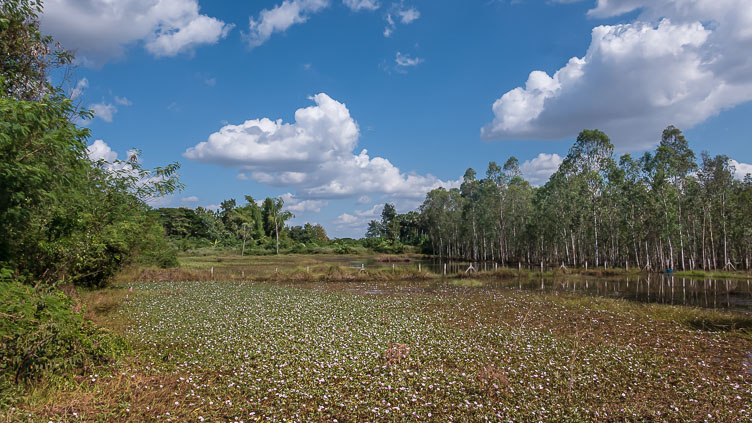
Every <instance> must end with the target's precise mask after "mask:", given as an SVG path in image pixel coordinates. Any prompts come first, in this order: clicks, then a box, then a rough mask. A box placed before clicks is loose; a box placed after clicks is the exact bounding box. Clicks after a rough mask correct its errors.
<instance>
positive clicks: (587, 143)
mask: <svg viewBox="0 0 752 423" xmlns="http://www.w3.org/2000/svg"><path fill="white" fill-rule="evenodd" d="M734 171H735V169H734V168H733V163H732V161H731V160H730V159H729V158H728V157H727V156H724V155H719V156H715V157H711V156H709V155H708V154H707V153H703V154H701V158H700V161H699V163H697V162H696V161H695V154H694V152H693V151H692V150H691V149H690V148H689V144H688V142H687V140H686V139H685V138H684V136H683V135H682V133H681V131H680V130H679V129H677V128H675V127H673V126H669V127H667V128H666V130H664V131H663V133H662V137H661V142H660V145H659V146H658V148H657V149H656V151H655V152H648V153H645V155H643V156H642V157H641V158H639V159H634V158H632V157H631V156H629V155H623V156H622V157H620V158H619V159H618V162H617V161H616V160H615V158H614V157H613V145H612V144H611V142H610V140H609V138H608V136H607V135H606V134H604V133H603V132H601V131H598V130H584V131H582V132H581V133H580V135H579V136H578V137H577V141H576V142H575V144H574V145H573V146H572V148H571V149H570V150H569V154H568V155H567V157H566V158H565V159H564V161H563V163H562V164H561V165H560V166H559V168H558V170H557V171H556V172H554V174H553V175H551V177H550V179H549V181H548V182H547V183H546V184H545V185H543V186H541V187H532V186H531V185H530V184H529V183H528V182H526V181H525V180H524V179H523V178H522V177H521V172H520V168H519V161H518V160H517V159H516V158H514V157H512V158H510V159H509V160H508V161H507V162H506V164H505V165H504V166H503V167H500V166H499V165H498V164H496V162H491V163H489V166H488V171H487V173H486V178H484V179H481V180H477V179H476V178H475V176H476V174H475V171H473V170H472V169H468V171H467V172H466V173H465V177H464V179H463V183H462V185H461V186H460V189H459V190H458V189H451V190H446V189H444V188H438V189H435V190H433V191H431V192H429V193H428V194H427V195H426V199H425V201H424V203H423V205H422V206H421V208H420V215H419V216H418V217H417V218H416V219H412V218H411V219H410V220H411V221H413V222H415V223H411V224H410V225H407V227H413V228H417V232H413V238H412V239H413V240H416V241H417V242H416V241H412V242H411V243H413V245H415V244H418V245H420V243H421V239H424V240H425V241H422V242H423V245H424V246H425V247H427V248H426V249H425V250H424V251H427V252H430V253H433V254H438V255H441V256H448V257H456V258H466V259H471V260H494V261H499V262H501V263H509V262H511V263H515V264H516V263H517V262H521V263H527V264H536V265H538V264H540V263H541V262H545V263H546V264H547V266H552V265H555V266H558V265H560V264H561V263H567V264H568V265H574V266H579V267H585V265H588V266H591V267H592V266H599V267H600V266H603V265H604V264H605V265H606V266H608V267H616V266H620V267H622V266H625V265H629V267H630V268H635V267H636V268H641V269H643V270H645V269H647V270H659V269H666V268H672V269H686V270H689V269H705V270H715V269H718V270H720V269H725V270H729V269H733V268H736V269H745V270H750V269H751V268H752V215H751V213H752V212H751V211H752V176H751V177H748V178H747V179H745V180H744V181H739V180H737V179H735V178H734ZM402 216H405V215H400V216H397V219H395V220H399V219H400V218H401V217H402ZM372 224H373V225H372V226H369V235H374V236H376V237H378V236H384V235H385V229H384V226H383V224H382V222H376V221H373V222H372ZM371 229H373V230H372V231H371ZM371 232H373V234H372V233H371ZM422 237H424V238H422ZM405 239H407V238H406V237H405V234H404V232H401V233H400V240H401V241H403V242H404V240H405ZM376 247H377V248H378V246H376Z"/></svg>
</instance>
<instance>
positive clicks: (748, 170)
mask: <svg viewBox="0 0 752 423" xmlns="http://www.w3.org/2000/svg"><path fill="white" fill-rule="evenodd" d="M731 164H732V165H733V166H734V168H735V169H736V171H735V172H734V176H735V177H736V178H737V179H739V180H744V177H745V176H747V175H749V174H752V164H749V163H740V162H738V161H736V160H734V159H731Z"/></svg>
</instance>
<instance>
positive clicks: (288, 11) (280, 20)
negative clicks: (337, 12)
mask: <svg viewBox="0 0 752 423" xmlns="http://www.w3.org/2000/svg"><path fill="white" fill-rule="evenodd" d="M328 6H329V0H285V1H283V2H282V3H281V4H279V5H277V6H275V7H274V8H273V9H264V10H262V11H261V12H260V13H259V16H258V18H256V19H254V18H251V19H250V22H249V32H248V34H246V39H247V41H248V45H249V46H250V47H251V48H254V47H258V46H260V45H261V44H264V43H265V42H266V41H267V40H268V39H269V38H270V37H271V36H272V34H274V33H275V32H284V31H287V29H288V28H290V27H291V26H293V25H294V24H299V23H304V22H306V21H307V20H308V18H309V16H310V15H311V14H313V13H316V12H319V11H320V10H322V9H324V8H326V7H328Z"/></svg>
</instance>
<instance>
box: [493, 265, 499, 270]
mask: <svg viewBox="0 0 752 423" xmlns="http://www.w3.org/2000/svg"><path fill="white" fill-rule="evenodd" d="M498 268H499V263H494V272H495V271H496V270H498Z"/></svg>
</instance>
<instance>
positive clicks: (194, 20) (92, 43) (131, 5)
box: [41, 0, 232, 66]
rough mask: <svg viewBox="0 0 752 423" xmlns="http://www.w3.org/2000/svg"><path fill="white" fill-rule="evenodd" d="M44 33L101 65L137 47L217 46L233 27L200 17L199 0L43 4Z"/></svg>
mask: <svg viewBox="0 0 752 423" xmlns="http://www.w3.org/2000/svg"><path fill="white" fill-rule="evenodd" d="M41 20H42V30H43V31H44V32H45V33H48V34H50V35H52V36H53V37H54V38H55V39H56V40H57V41H60V42H61V43H62V45H63V46H64V47H65V48H68V49H73V50H76V51H77V57H78V59H80V60H81V61H82V62H83V63H85V64H88V65H93V66H100V65H102V64H103V63H104V62H106V61H109V60H112V59H116V58H118V57H121V56H122V55H123V53H124V51H125V48H126V47H127V46H129V45H132V44H136V43H143V45H144V47H145V48H146V49H147V50H148V51H149V52H150V53H151V54H152V55H154V56H157V57H163V56H175V55H177V54H178V53H182V52H191V51H192V50H193V49H194V48H195V47H196V46H198V45H201V44H215V43H217V42H218V41H219V40H220V39H222V38H224V37H225V36H227V33H228V32H229V31H230V30H231V29H232V25H230V24H225V23H224V22H222V21H220V20H218V19H215V18H211V17H209V16H206V15H202V14H200V13H199V5H198V0H118V1H112V0H47V1H45V2H44V13H43V15H42V19H41Z"/></svg>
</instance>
